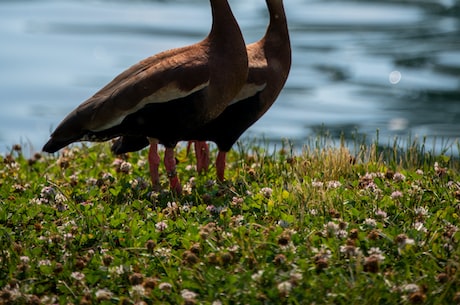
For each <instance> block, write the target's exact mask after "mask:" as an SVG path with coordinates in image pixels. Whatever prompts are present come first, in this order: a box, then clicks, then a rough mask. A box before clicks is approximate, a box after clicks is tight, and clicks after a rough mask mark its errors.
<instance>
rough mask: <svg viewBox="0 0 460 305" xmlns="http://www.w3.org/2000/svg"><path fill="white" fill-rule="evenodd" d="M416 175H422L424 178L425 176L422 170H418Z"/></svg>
mask: <svg viewBox="0 0 460 305" xmlns="http://www.w3.org/2000/svg"><path fill="white" fill-rule="evenodd" d="M415 173H416V174H417V175H421V176H423V174H424V173H423V171H422V170H421V169H418V170H416V171H415Z"/></svg>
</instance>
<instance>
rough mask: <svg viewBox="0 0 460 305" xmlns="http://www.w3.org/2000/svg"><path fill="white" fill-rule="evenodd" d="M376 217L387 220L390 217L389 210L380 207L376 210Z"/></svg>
mask: <svg viewBox="0 0 460 305" xmlns="http://www.w3.org/2000/svg"><path fill="white" fill-rule="evenodd" d="M375 218H377V219H380V220H383V221H386V220H387V219H388V215H387V212H385V211H382V210H380V209H379V210H377V211H376V212H375Z"/></svg>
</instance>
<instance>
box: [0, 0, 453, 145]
mask: <svg viewBox="0 0 460 305" xmlns="http://www.w3.org/2000/svg"><path fill="white" fill-rule="evenodd" d="M230 3H231V5H232V8H233V11H234V13H235V15H236V17H237V19H238V21H239V23H240V26H241V28H242V31H243V33H244V35H245V38H246V41H247V42H248V43H249V42H253V41H255V40H258V39H259V38H260V37H261V36H262V35H263V33H264V32H265V27H266V24H267V12H266V7H265V1H263V0H245V1H236V0H230ZM285 6H286V12H287V15H288V20H289V27H290V31H291V40H292V47H293V66H292V69H291V73H290V76H289V79H288V82H287V84H286V87H285V88H284V90H283V92H282V93H281V95H280V97H279V98H278V100H277V102H276V103H275V105H274V106H273V107H272V108H271V110H270V111H269V112H268V113H267V114H266V115H265V116H264V117H263V118H262V119H261V120H260V121H259V122H257V123H256V124H255V125H254V126H253V127H252V128H251V129H250V130H249V131H248V132H247V133H246V134H245V135H252V136H253V135H263V136H264V137H265V138H266V139H269V140H272V141H279V140H280V139H282V138H288V139H291V140H293V141H295V142H297V143H303V142H305V141H306V139H307V138H309V137H311V136H312V135H314V134H315V133H317V132H318V130H323V129H327V130H329V131H330V132H331V133H332V134H335V135H340V134H341V133H344V134H345V135H349V134H351V133H353V132H356V131H358V132H359V133H360V134H365V135H368V137H369V138H372V137H374V136H375V135H376V130H379V133H380V138H382V139H385V138H387V137H390V138H392V137H394V136H403V137H405V136H406V135H408V134H410V135H412V136H419V137H422V136H427V137H438V138H443V139H445V140H449V139H456V138H457V137H458V136H459V135H460V132H459V131H460V128H459V127H460V1H455V0H450V1H449V0H443V1H430V0H424V1H415V0H414V1H381V2H379V1H374V0H372V1H371V0H369V1H343V0H342V1H327V0H321V1H309V0H286V1H285ZM209 27H210V10H209V1H206V0H202V1H198V0H195V1H185V0H183V1H178V0H175V1H173V0H169V1H76V0H75V1H45V0H43V1H40V0H39V1H17V0H15V1H1V2H0V41H1V43H0V106H1V111H0V152H3V151H5V150H6V149H8V147H11V145H12V144H14V143H17V142H22V143H25V144H30V148H31V150H38V149H40V148H41V146H42V145H43V143H44V142H45V141H46V140H47V138H48V136H49V134H50V132H51V130H52V129H53V128H54V127H56V126H57V124H58V123H59V122H60V121H61V120H62V118H63V117H64V116H65V115H66V114H67V113H68V112H69V111H71V110H72V109H73V108H74V107H76V106H77V105H78V104H80V103H81V102H82V101H84V100H85V99H87V98H88V97H90V96H91V95H92V94H94V93H95V92H96V91H97V90H98V89H99V88H101V87H102V86H103V85H105V84H106V83H108V82H109V81H110V80H112V79H113V77H115V76H116V75H117V74H119V73H120V72H122V71H123V70H124V69H126V68H127V67H129V66H130V65H132V64H134V63H136V62H137V61H139V60H141V59H143V58H145V57H147V56H150V55H152V54H155V53H158V52H160V51H163V50H165V49H169V48H173V47H180V46H183V45H187V44H191V43H194V42H196V41H198V40H201V39H202V38H203V37H204V36H205V35H206V34H207V32H208V31H209ZM171 123H173V122H171Z"/></svg>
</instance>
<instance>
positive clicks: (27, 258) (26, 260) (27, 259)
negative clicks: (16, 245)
mask: <svg viewBox="0 0 460 305" xmlns="http://www.w3.org/2000/svg"><path fill="white" fill-rule="evenodd" d="M19 259H20V260H21V262H22V263H23V264H28V263H29V262H30V257H28V256H25V255H24V256H21V257H20V258H19Z"/></svg>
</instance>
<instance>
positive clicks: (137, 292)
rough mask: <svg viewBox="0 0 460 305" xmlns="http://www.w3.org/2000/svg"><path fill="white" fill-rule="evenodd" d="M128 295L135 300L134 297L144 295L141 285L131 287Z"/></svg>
mask: <svg viewBox="0 0 460 305" xmlns="http://www.w3.org/2000/svg"><path fill="white" fill-rule="evenodd" d="M129 294H130V295H131V297H133V298H136V297H143V296H144V295H145V288H144V286H142V285H134V286H132V287H131V289H130V290H129Z"/></svg>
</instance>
